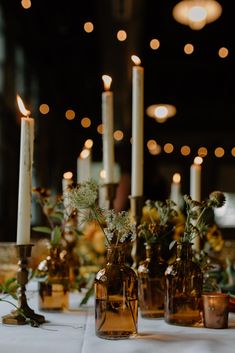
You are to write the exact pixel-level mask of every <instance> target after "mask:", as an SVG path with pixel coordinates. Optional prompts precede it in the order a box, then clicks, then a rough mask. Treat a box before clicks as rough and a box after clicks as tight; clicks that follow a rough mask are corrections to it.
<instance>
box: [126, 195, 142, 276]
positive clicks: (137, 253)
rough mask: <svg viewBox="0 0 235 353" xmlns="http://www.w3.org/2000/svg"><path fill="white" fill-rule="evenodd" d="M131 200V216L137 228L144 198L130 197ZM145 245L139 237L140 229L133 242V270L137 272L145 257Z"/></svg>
mask: <svg viewBox="0 0 235 353" xmlns="http://www.w3.org/2000/svg"><path fill="white" fill-rule="evenodd" d="M129 199H130V207H131V216H132V219H133V220H134V222H135V223H136V226H137V227H138V225H140V223H141V218H142V208H143V196H129ZM143 249H145V247H144V245H143V244H141V239H140V238H139V237H138V229H137V237H136V239H135V241H134V242H133V246H132V251H131V257H132V259H133V264H132V268H133V269H135V270H137V268H138V266H139V262H140V261H141V260H142V259H143V257H144V251H143Z"/></svg>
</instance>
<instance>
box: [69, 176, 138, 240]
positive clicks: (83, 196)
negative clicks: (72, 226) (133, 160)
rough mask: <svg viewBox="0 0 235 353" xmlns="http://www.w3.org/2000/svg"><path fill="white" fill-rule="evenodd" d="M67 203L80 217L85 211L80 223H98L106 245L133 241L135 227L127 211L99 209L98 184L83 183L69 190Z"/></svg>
mask: <svg viewBox="0 0 235 353" xmlns="http://www.w3.org/2000/svg"><path fill="white" fill-rule="evenodd" d="M67 201H68V204H69V205H70V206H71V207H72V208H74V209H76V210H77V212H78V214H80V215H81V214H82V212H83V211H85V213H84V214H83V216H84V217H83V219H82V222H90V221H97V222H98V224H99V226H100V228H101V230H102V231H103V233H104V235H105V238H106V242H107V244H109V245H110V244H118V243H124V242H128V241H132V240H134V239H135V233H136V226H135V224H134V223H132V222H131V218H130V216H129V213H128V212H127V211H122V212H118V213H116V212H115V211H114V210H106V209H102V208H101V207H99V205H98V184H97V183H96V182H95V181H93V180H91V181H85V182H83V183H81V184H79V185H77V186H76V187H74V188H71V189H70V191H69V192H68V194H67ZM87 211H88V212H87Z"/></svg>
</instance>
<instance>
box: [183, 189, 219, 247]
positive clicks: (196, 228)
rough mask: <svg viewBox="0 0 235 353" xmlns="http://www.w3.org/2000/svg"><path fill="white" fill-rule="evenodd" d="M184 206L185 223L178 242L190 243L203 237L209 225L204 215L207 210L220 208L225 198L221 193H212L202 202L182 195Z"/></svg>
mask: <svg viewBox="0 0 235 353" xmlns="http://www.w3.org/2000/svg"><path fill="white" fill-rule="evenodd" d="M184 201H185V204H186V222H185V228H184V233H183V236H182V237H181V238H180V239H179V242H192V240H193V239H194V238H195V237H196V236H200V237H203V235H204V234H205V232H206V231H207V230H208V228H209V225H208V222H207V220H206V217H205V213H206V211H207V210H209V209H213V208H217V207H222V206H223V205H224V203H225V196H224V194H223V193H222V192H221V191H214V192H212V193H211V194H210V195H209V198H208V199H206V200H204V201H201V202H199V201H195V200H192V198H191V197H190V196H189V195H184Z"/></svg>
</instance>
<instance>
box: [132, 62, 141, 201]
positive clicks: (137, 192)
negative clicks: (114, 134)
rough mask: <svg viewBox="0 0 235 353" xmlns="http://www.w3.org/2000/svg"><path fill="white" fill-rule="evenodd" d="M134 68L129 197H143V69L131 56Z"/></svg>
mask: <svg viewBox="0 0 235 353" xmlns="http://www.w3.org/2000/svg"><path fill="white" fill-rule="evenodd" d="M132 60H133V61H134V62H135V64H136V65H135V66H133V68H132V167H131V196H132V197H135V196H142V195H143V172H144V170H143V169H144V165H143V164H144V150H143V148H144V146H143V144H144V69H143V67H142V66H138V65H139V64H140V63H141V62H140V59H139V58H138V57H136V56H135V55H133V56H132Z"/></svg>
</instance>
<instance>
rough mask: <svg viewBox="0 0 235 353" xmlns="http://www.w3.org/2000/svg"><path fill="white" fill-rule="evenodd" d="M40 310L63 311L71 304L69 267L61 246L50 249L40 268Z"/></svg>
mask: <svg viewBox="0 0 235 353" xmlns="http://www.w3.org/2000/svg"><path fill="white" fill-rule="evenodd" d="M38 273H39V274H40V276H41V279H40V280H39V303H38V305H39V309H40V310H63V309H67V308H68V304H69V289H70V286H69V266H68V262H67V258H66V252H64V251H63V250H62V249H61V247H60V246H58V245H54V246H51V248H50V254H49V256H48V257H47V258H46V259H45V260H44V261H42V262H41V263H40V264H39V266H38Z"/></svg>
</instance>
